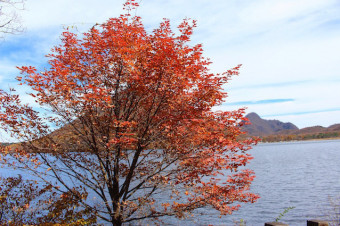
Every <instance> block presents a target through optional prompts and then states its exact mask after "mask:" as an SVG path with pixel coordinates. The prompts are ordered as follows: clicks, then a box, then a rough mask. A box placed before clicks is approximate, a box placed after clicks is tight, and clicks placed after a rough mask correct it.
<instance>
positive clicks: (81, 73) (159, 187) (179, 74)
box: [0, 0, 258, 225]
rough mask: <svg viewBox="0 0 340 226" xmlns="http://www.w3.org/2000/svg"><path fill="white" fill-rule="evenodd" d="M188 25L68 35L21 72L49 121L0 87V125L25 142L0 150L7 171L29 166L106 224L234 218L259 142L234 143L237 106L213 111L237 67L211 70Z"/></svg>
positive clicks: (129, 20) (135, 20)
mask: <svg viewBox="0 0 340 226" xmlns="http://www.w3.org/2000/svg"><path fill="white" fill-rule="evenodd" d="M137 6H138V5H137V3H135V2H134V1H133V0H130V1H127V2H126V3H125V7H126V9H127V10H128V11H130V10H131V9H134V7H137ZM194 27H196V23H195V21H190V20H184V21H183V22H182V23H181V24H180V25H179V27H178V29H179V32H180V33H179V35H176V34H175V33H174V32H172V30H171V28H170V22H169V20H164V21H163V22H161V23H160V26H159V28H157V29H155V30H154V31H153V32H152V33H151V34H148V33H147V32H146V31H145V29H144V26H143V24H142V22H141V18H140V17H137V16H135V17H131V16H130V15H129V14H128V13H127V14H125V15H121V16H120V17H118V18H111V19H109V20H108V21H107V22H106V23H104V24H101V25H96V26H94V27H92V28H91V29H90V30H89V32H87V33H84V34H83V35H81V36H80V37H78V35H76V34H75V33H72V32H71V31H69V30H66V31H65V32H64V33H63V34H62V38H61V40H62V43H61V44H60V45H58V46H56V47H54V48H53V50H52V53H51V54H49V55H48V56H47V57H48V58H49V61H48V62H49V65H50V67H49V68H48V69H45V70H44V71H43V72H38V70H37V69H36V68H34V67H31V66H23V67H20V68H19V69H20V70H21V73H22V77H21V76H19V77H18V80H19V81H22V82H23V83H24V84H27V85H28V86H30V87H31V88H32V90H33V92H32V93H31V94H30V95H31V96H32V97H34V98H35V99H36V102H37V103H39V104H40V105H41V106H43V107H44V109H45V114H46V116H44V114H42V113H39V111H37V110H34V109H33V108H32V107H30V106H28V105H24V104H21V102H20V98H19V96H18V95H15V94H14V91H12V92H10V93H7V92H5V91H1V95H0V96H1V114H0V120H1V123H2V126H3V128H4V129H5V130H6V131H8V132H10V133H11V134H12V136H13V137H16V138H17V139H18V140H19V141H20V142H21V143H20V145H19V144H18V145H15V146H10V147H2V152H3V155H2V161H4V164H7V165H10V166H13V164H15V166H16V167H21V168H25V169H26V170H30V172H32V174H34V175H35V176H36V177H39V178H40V179H41V180H42V181H44V182H45V183H47V184H51V185H52V186H53V188H54V189H55V190H56V191H57V192H60V193H65V192H67V193H68V194H69V195H71V196H72V197H73V198H74V199H75V200H77V202H78V208H83V209H87V210H91V211H92V212H91V211H89V213H90V212H91V214H95V215H96V216H97V217H98V219H99V220H100V221H106V222H111V223H112V224H113V225H121V224H122V223H124V222H132V221H136V220H143V219H146V218H148V219H151V220H157V219H161V217H163V216H175V217H178V218H184V217H187V216H189V214H191V213H192V212H193V211H194V210H196V209H199V208H203V207H212V208H214V209H216V210H218V211H220V213H221V214H222V215H225V214H231V213H232V212H233V211H234V210H237V209H238V208H239V203H241V202H254V201H256V199H257V198H258V196H257V195H256V194H253V193H251V192H249V187H250V184H251V181H252V180H253V178H254V175H253V172H252V171H251V170H247V169H244V170H240V169H239V168H240V167H242V166H245V165H246V164H247V163H248V161H249V160H250V159H251V158H252V157H251V156H250V155H249V154H248V153H247V150H249V149H250V148H251V145H252V144H255V143H256V140H252V139H239V136H240V135H242V134H243V132H242V131H241V126H242V125H243V124H244V123H245V121H246V119H245V118H244V116H243V115H244V110H243V109H240V110H236V111H231V112H222V111H218V112H215V111H212V108H213V107H214V106H217V105H219V104H221V103H222V102H223V101H224V98H225V97H226V95H227V94H226V93H225V92H224V91H223V89H222V86H223V85H224V84H226V83H227V81H228V80H229V78H230V77H231V76H232V75H236V74H238V69H239V66H238V67H235V68H233V69H232V70H228V71H227V72H225V73H222V74H213V73H210V72H209V70H208V66H209V64H210V62H209V60H207V59H206V58H204V57H203V49H202V45H200V44H198V45H195V46H190V37H191V35H192V32H193V29H194ZM40 112H41V111H40ZM53 128H59V129H56V130H54V131H53ZM13 159H15V160H16V161H14V160H13ZM5 161H6V163H5ZM13 162H14V163H13ZM80 193H86V194H87V195H86V196H81V195H80ZM160 195H161V197H160Z"/></svg>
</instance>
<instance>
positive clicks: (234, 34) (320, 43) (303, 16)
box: [0, 0, 340, 128]
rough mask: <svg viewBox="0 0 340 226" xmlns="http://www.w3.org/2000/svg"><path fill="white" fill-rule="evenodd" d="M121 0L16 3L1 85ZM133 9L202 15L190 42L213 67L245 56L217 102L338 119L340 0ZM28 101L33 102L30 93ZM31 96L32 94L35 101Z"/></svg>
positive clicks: (166, 0) (173, 0)
mask: <svg viewBox="0 0 340 226" xmlns="http://www.w3.org/2000/svg"><path fill="white" fill-rule="evenodd" d="M123 2H124V1H123V0H96V1H93V0H26V3H25V10H23V11H18V12H17V13H18V14H19V15H20V16H21V21H22V25H23V26H24V27H25V32H23V33H21V34H18V35H6V36H5V37H4V39H2V40H0V89H8V88H9V87H15V86H16V84H17V83H16V81H15V77H16V76H17V75H19V73H18V70H17V69H16V66H22V65H31V66H35V67H37V68H40V69H43V68H44V67H46V62H47V59H46V58H45V55H46V54H48V53H49V52H50V49H51V48H52V47H53V46H55V45H57V44H58V43H60V39H59V38H60V34H61V33H62V32H63V29H64V28H65V27H74V29H77V32H85V31H87V30H88V28H89V27H91V26H93V25H94V24H95V23H102V22H105V21H106V20H107V19H108V18H110V17H117V16H119V15H120V14H121V13H123V11H122V5H123ZM139 2H140V7H139V8H138V10H137V11H136V12H135V13H136V15H138V16H141V17H142V21H143V23H144V25H145V27H146V30H147V31H149V32H151V31H152V30H153V29H155V28H157V26H158V25H159V23H160V22H161V21H162V19H163V18H168V19H170V22H171V24H172V26H173V29H174V30H176V27H177V26H178V25H179V24H180V22H181V21H182V20H183V19H184V18H192V19H195V20H197V24H198V26H197V28H196V29H195V31H194V34H193V36H192V44H197V43H202V44H203V49H204V55H205V56H206V57H208V58H210V60H211V61H212V62H213V64H212V65H211V67H210V69H211V71H212V72H215V73H218V72H224V71H226V70H228V69H230V68H232V67H234V66H237V65H238V64H242V67H241V70H240V72H241V73H240V75H239V76H237V77H234V78H233V79H232V80H231V81H230V82H229V83H228V84H227V85H226V86H225V87H224V89H225V90H226V92H228V98H227V99H226V100H225V102H224V103H223V104H222V105H221V106H218V107H216V108H215V110H226V111H229V110H235V109H238V108H241V107H247V110H246V111H247V112H248V113H249V112H256V113H257V114H259V115H260V116H261V117H262V118H265V119H278V120H281V121H283V122H292V123H294V124H295V125H296V126H298V127H299V128H303V127H307V126H314V125H321V126H330V125H332V124H335V123H340V1H339V0H275V1H273V0H256V1H254V0H186V1H184V0H142V1H139ZM26 91H27V90H25V89H24V88H21V89H20V90H19V92H21V93H22V94H24V98H23V99H24V101H26V102H32V99H31V98H29V97H28V96H27V95H26V96H25V92H26ZM32 103H33V102H32Z"/></svg>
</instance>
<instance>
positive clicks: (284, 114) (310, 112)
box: [263, 108, 340, 117]
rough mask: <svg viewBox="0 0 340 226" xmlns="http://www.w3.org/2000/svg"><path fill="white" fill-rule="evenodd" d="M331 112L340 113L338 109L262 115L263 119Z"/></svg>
mask: <svg viewBox="0 0 340 226" xmlns="http://www.w3.org/2000/svg"><path fill="white" fill-rule="evenodd" d="M333 111H340V108H331V109H322V110H315V111H299V112H288V113H283V114H270V115H263V117H275V116H287V115H306V114H314V113H322V112H333Z"/></svg>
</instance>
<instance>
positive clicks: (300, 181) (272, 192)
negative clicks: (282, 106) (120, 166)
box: [0, 140, 340, 226]
mask: <svg viewBox="0 0 340 226" xmlns="http://www.w3.org/2000/svg"><path fill="white" fill-rule="evenodd" d="M250 153H251V154H252V155H253V156H254V159H253V160H252V161H251V163H250V164H249V165H248V167H247V168H250V169H253V170H254V171H255V174H256V179H255V180H254V182H253V184H252V187H251V191H252V192H254V193H258V194H259V195H260V196H261V198H260V199H259V200H258V201H257V202H256V203H254V204H243V205H242V207H241V208H240V210H239V211H237V212H234V214H233V215H229V216H222V217H221V218H219V213H218V212H217V211H215V210H212V209H203V210H200V211H198V213H199V214H198V215H196V216H195V218H194V219H187V220H184V221H180V220H178V219H174V218H165V219H164V222H165V223H166V224H168V225H193V224H197V225H208V224H213V225H233V222H234V221H239V220H241V219H243V220H244V221H245V222H246V225H247V226H250V225H264V223H265V222H271V221H275V219H276V217H278V215H279V214H280V213H282V212H283V211H284V210H285V208H287V207H295V208H294V209H293V210H290V211H289V212H288V213H287V214H285V215H284V216H283V217H282V219H281V220H280V221H281V222H284V223H287V224H289V225H291V226H295V225H306V220H307V219H313V218H321V216H322V215H325V214H326V213H327V212H328V208H329V197H334V196H338V195H340V140H328V141H300V142H287V143H265V144H259V145H257V146H255V147H254V148H253V149H252V150H251V151H250ZM14 173H15V172H13V171H8V170H5V169H0V176H12V175H13V174H14ZM136 223H137V222H136ZM140 223H141V224H145V223H147V222H146V221H143V222H140Z"/></svg>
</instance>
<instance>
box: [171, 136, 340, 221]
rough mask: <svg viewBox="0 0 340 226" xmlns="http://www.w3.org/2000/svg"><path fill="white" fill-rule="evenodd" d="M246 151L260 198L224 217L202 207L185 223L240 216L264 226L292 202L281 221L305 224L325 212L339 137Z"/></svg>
mask: <svg viewBox="0 0 340 226" xmlns="http://www.w3.org/2000/svg"><path fill="white" fill-rule="evenodd" d="M250 153H251V154H252V155H253V156H254V159H253V160H252V161H251V163H250V164H249V165H248V168H250V169H253V170H254V171H255V174H256V179H255V180H254V182H253V184H252V188H251V191H253V192H255V193H258V194H259V195H260V196H261V198H260V199H259V200H258V201H257V202H256V203H254V204H243V206H242V207H241V208H240V210H239V211H237V212H234V214H232V215H229V216H223V217H222V218H219V217H218V216H219V215H218V212H216V211H213V210H208V209H206V210H204V211H201V215H200V216H197V218H195V219H194V220H186V221H185V224H187V225H189V224H200V225H208V224H213V225H233V222H234V221H236V220H237V221H239V220H240V219H243V220H244V221H245V222H246V225H247V226H249V225H264V223H265V222H272V221H275V219H276V218H277V217H278V215H279V214H280V213H282V212H283V211H284V210H285V208H287V207H295V208H294V209H292V210H290V211H289V212H288V213H287V214H285V215H284V216H283V217H282V218H281V220H280V222H284V223H287V224H289V225H291V226H295V225H297V226H298V225H304V226H305V225H306V220H307V219H315V218H322V216H324V215H325V214H327V212H329V210H328V208H329V206H330V205H329V197H335V196H339V195H340V140H330V141H304V142H287V143H265V144H259V145H257V146H255V147H254V148H253V150H251V151H250ZM182 223H183V222H182ZM182 223H181V221H176V220H175V221H173V224H175V225H180V224H182Z"/></svg>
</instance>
